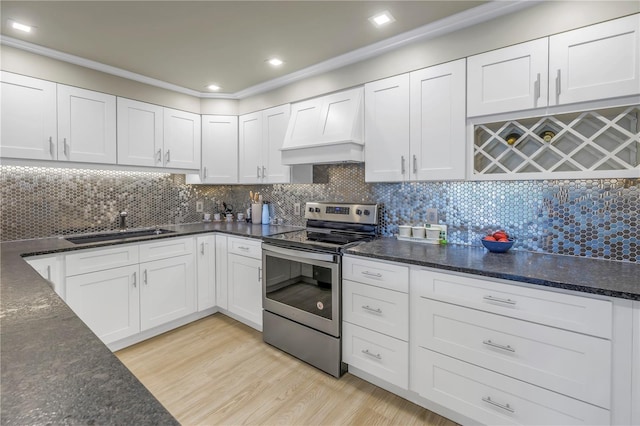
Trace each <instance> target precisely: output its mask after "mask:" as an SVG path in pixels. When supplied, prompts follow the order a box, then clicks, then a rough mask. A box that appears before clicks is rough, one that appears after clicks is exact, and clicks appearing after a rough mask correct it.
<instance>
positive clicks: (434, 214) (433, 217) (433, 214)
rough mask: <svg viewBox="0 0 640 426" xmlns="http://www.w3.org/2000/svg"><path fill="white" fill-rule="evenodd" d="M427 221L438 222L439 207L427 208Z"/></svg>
mask: <svg viewBox="0 0 640 426" xmlns="http://www.w3.org/2000/svg"><path fill="white" fill-rule="evenodd" d="M427 223H430V224H434V225H435V224H437V223H438V209H427Z"/></svg>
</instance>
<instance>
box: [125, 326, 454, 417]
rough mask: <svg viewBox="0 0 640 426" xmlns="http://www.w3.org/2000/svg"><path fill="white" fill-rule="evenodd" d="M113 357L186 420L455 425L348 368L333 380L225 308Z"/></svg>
mask: <svg viewBox="0 0 640 426" xmlns="http://www.w3.org/2000/svg"><path fill="white" fill-rule="evenodd" d="M116 355H117V356H118V358H120V360H121V361H122V362H123V363H124V364H125V365H126V366H127V367H128V368H129V369H130V370H131V371H132V372H133V374H134V375H135V376H136V377H138V379H139V380H140V381H141V382H142V383H143V384H144V385H145V386H146V387H147V388H148V389H149V390H150V391H151V392H152V393H153V395H154V396H155V397H156V398H158V400H159V401H160V402H161V403H162V404H163V405H164V406H165V407H166V408H167V409H168V410H169V412H171V414H173V415H174V416H175V417H176V419H178V421H179V422H180V423H181V424H183V425H223V424H224V425H239V424H254V425H267V424H273V425H276V424H277V425H346V424H357V425H374V424H381V425H414V424H426V425H442V426H453V425H455V423H453V422H451V421H449V420H447V419H445V418H443V417H440V416H439V415H437V414H435V413H433V412H431V411H428V410H425V409H423V408H421V407H419V406H417V405H415V404H412V403H410V402H408V401H406V400H404V399H402V398H399V397H397V396H395V395H393V394H391V393H389V392H387V391H385V390H383V389H380V388H378V387H376V386H374V385H372V384H369V383H367V382H365V381H363V380H361V379H359V378H357V377H355V376H353V375H351V374H346V375H344V376H343V377H342V378H340V379H339V380H338V379H335V378H334V377H331V376H329V375H327V374H325V373H323V372H321V371H320V370H317V369H315V368H313V367H311V366H309V365H307V364H305V363H304V362H302V361H299V360H298V359H296V358H294V357H292V356H290V355H288V354H285V353H284V352H281V351H279V350H277V349H275V348H273V347H271V346H269V345H267V344H266V343H264V342H263V341H262V335H261V334H260V333H259V332H258V331H255V330H253V329H251V328H250V327H247V326H245V325H244V324H241V323H239V322H237V321H235V320H233V319H231V318H229V317H227V316H225V315H222V314H215V315H212V316H210V317H207V318H204V319H202V320H200V321H197V322H194V323H191V324H189V325H186V326H184V327H181V328H179V329H177V330H173V331H171V332H168V333H165V334H163V335H160V336H158V337H155V338H153V339H150V340H147V341H145V342H142V343H139V344H137V345H135V346H132V347H129V348H126V349H123V350H121V351H119V352H117V353H116Z"/></svg>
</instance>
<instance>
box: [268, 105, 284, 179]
mask: <svg viewBox="0 0 640 426" xmlns="http://www.w3.org/2000/svg"><path fill="white" fill-rule="evenodd" d="M290 113H291V105H290V104H286V105H281V106H277V107H274V108H269V109H267V110H264V111H262V167H263V169H262V182H263V183H289V182H291V167H290V166H285V165H283V164H282V155H281V153H280V148H282V144H283V143H284V136H285V134H286V133H287V125H288V124H289V116H290Z"/></svg>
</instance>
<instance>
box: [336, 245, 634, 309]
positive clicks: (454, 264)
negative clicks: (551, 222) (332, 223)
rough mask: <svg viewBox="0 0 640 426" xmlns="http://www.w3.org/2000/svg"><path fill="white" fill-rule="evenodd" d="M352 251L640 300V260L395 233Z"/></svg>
mask: <svg viewBox="0 0 640 426" xmlns="http://www.w3.org/2000/svg"><path fill="white" fill-rule="evenodd" d="M347 254H353V255H358V256H364V257H370V258H374V259H382V260H390V261H394V262H401V263H408V264H411V265H419V266H426V267H431V268H437V269H444V270H449V271H456V272H465V273H470V274H475V275H482V276H485V277H493V278H502V279H505V280H513V281H521V282H525V283H530V284H537V285H541V286H547V287H555V288H562V289H567V290H575V291H580V292H584V293H592V294H600V295H604V296H613V297H619V298H623V299H632V300H640V265H639V264H637V263H627V262H615V261H609V260H600V259H588V258H581V257H574V256H562V255H555V254H542V253H532V252H525V251H517V250H511V251H509V252H507V253H490V252H488V251H487V250H486V249H484V248H483V247H469V246H463V245H455V244H449V245H446V246H440V245H431V244H421V243H415V242H408V241H398V240H397V239H395V238H380V239H378V240H375V241H371V242H368V243H363V244H359V245H357V246H355V247H353V248H350V249H348V250H347Z"/></svg>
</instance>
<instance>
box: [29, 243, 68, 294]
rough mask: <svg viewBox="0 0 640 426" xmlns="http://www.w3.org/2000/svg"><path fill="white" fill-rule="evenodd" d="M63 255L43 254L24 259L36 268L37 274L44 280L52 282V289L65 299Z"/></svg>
mask: <svg viewBox="0 0 640 426" xmlns="http://www.w3.org/2000/svg"><path fill="white" fill-rule="evenodd" d="M63 257H64V255H55V254H54V255H44V256H33V257H28V258H25V261H26V262H27V263H28V264H29V265H30V266H31V267H32V268H33V269H35V270H36V272H37V273H38V274H40V276H41V277H42V278H44V279H45V280H47V281H49V282H50V283H51V284H53V289H54V291H55V292H56V293H57V294H58V296H60V297H61V298H62V300H64V299H65V297H66V296H65V286H64V275H63V272H62V271H63V270H64V266H63Z"/></svg>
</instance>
